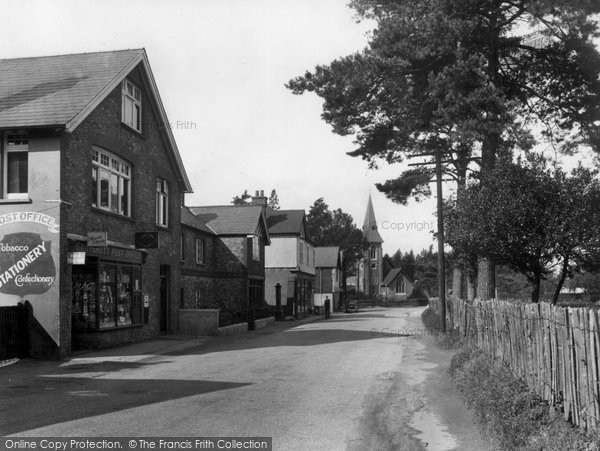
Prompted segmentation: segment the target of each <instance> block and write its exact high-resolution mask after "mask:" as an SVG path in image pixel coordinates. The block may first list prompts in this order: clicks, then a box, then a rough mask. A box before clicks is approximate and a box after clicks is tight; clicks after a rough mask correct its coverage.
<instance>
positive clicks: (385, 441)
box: [0, 307, 485, 450]
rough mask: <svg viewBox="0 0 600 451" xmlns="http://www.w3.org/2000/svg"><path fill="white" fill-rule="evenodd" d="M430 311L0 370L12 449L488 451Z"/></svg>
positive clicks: (4, 429) (3, 427)
mask: <svg viewBox="0 0 600 451" xmlns="http://www.w3.org/2000/svg"><path fill="white" fill-rule="evenodd" d="M422 311H423V308H422V307H407V308H394V309H378V308H373V309H367V310H361V311H359V312H358V313H350V314H345V313H336V314H334V315H333V317H332V318H331V319H330V320H327V321H325V320H318V321H313V322H298V323H290V322H286V323H275V324H274V325H272V326H269V327H267V328H265V329H261V330H259V331H254V332H248V333H246V334H243V335H238V336H235V337H214V338H213V337H211V338H200V339H187V340H172V339H171V340H167V339H162V340H154V341H152V342H148V343H142V344H137V345H131V346H125V347H121V348H116V349H113V350H108V351H102V352H95V353H87V354H83V355H79V356H77V357H73V358H71V359H69V360H68V361H64V362H36V361H30V360H25V361H21V362H19V363H17V364H14V365H11V366H8V367H5V368H0V378H1V379H2V387H1V388H0V436H6V435H9V434H14V435H16V436H22V437H24V436H54V437H57V436H88V437H89V436H94V437H102V436H113V437H114V436H141V437H143V436H154V437H157V436H165V437H175V436H198V437H216V436H221V437H222V436H254V437H256V436H267V437H273V449H275V450H288V449H290V450H292V449H298V450H313V449H314V450H338V449H340V450H342V449H344V450H450V449H460V450H469V449H472V450H481V449H485V445H484V444H483V443H482V442H481V439H480V438H479V436H478V435H477V433H476V432H475V429H474V427H473V425H472V422H471V420H470V418H469V416H468V415H467V414H466V413H465V411H464V407H463V404H462V402H461V401H460V399H459V398H458V397H457V395H456V394H453V393H452V391H451V384H450V383H449V382H448V377H447V374H446V372H445V369H446V368H447V364H448V361H449V354H448V353H447V352H445V351H440V350H439V349H437V348H435V347H434V346H433V345H432V339H431V337H427V336H426V334H425V333H424V331H423V326H422V323H421V320H420V315H421V313H422Z"/></svg>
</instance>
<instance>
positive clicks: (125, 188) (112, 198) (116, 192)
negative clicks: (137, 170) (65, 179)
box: [92, 147, 131, 216]
mask: <svg viewBox="0 0 600 451" xmlns="http://www.w3.org/2000/svg"><path fill="white" fill-rule="evenodd" d="M130 205H131V166H130V165H129V163H126V162H125V161H124V160H122V159H121V158H119V157H117V156H116V155H113V154H112V153H110V152H107V151H105V150H102V149H99V148H96V147H95V148H93V149H92V206H93V207H96V208H100V209H102V210H106V211H110V212H112V213H116V214H119V215H123V216H131V207H130Z"/></svg>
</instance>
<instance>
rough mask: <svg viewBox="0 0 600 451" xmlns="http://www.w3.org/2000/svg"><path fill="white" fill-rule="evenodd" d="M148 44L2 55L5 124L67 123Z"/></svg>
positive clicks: (0, 108) (0, 109)
mask: <svg viewBox="0 0 600 451" xmlns="http://www.w3.org/2000/svg"><path fill="white" fill-rule="evenodd" d="M143 53H144V50H143V49H134V50H122V51H113V52H100V53H83V54H71V55H57V56H45V57H36V58H16V59H2V60H0V127H3V128H10V127H33V126H44V125H66V124H68V123H69V121H71V120H72V119H74V118H75V117H76V116H77V115H78V113H80V112H81V111H82V110H84V109H85V107H86V106H87V105H88V104H90V103H92V102H93V100H94V99H95V98H96V96H97V95H98V94H99V93H100V92H102V90H103V89H104V88H105V87H107V86H108V85H110V84H111V82H112V81H113V80H114V79H115V78H117V77H119V76H120V74H121V72H122V71H123V69H124V68H125V67H127V66H128V65H129V63H131V62H132V61H134V60H138V62H139V59H140V58H141V57H142V55H143Z"/></svg>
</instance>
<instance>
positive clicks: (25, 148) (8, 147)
mask: <svg viewBox="0 0 600 451" xmlns="http://www.w3.org/2000/svg"><path fill="white" fill-rule="evenodd" d="M9 136H15V137H16V136H20V137H21V140H22V139H25V140H26V141H27V142H26V143H24V144H22V143H21V144H14V143H13V144H9ZM17 152H22V153H25V154H26V155H27V191H26V192H24V193H21V192H19V193H9V192H8V155H9V154H13V153H17ZM2 192H3V193H4V198H5V199H28V198H29V134H28V133H27V132H26V131H23V130H19V131H16V132H13V131H7V132H6V133H5V134H4V152H3V155H2Z"/></svg>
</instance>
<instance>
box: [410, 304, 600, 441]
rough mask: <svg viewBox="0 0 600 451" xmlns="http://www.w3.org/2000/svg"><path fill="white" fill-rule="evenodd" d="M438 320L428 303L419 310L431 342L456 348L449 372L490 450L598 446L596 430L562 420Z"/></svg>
mask: <svg viewBox="0 0 600 451" xmlns="http://www.w3.org/2000/svg"><path fill="white" fill-rule="evenodd" d="M439 319H440V318H439V315H437V314H436V313H435V311H434V310H433V309H431V308H430V307H428V308H427V309H426V310H425V311H424V312H423V315H422V320H423V324H424V325H425V327H426V328H427V329H428V330H429V331H430V332H431V333H432V334H433V335H435V336H436V343H437V345H438V346H439V347H441V348H444V349H458V351H457V352H456V353H455V354H454V356H453V357H452V360H451V363H450V369H449V372H450V375H451V377H452V379H453V381H454V383H455V385H456V387H457V390H458V391H459V393H460V394H461V397H462V398H463V399H464V400H465V403H466V405H467V407H468V408H469V410H470V411H471V412H472V413H473V418H474V419H475V421H476V422H477V423H478V426H479V428H480V430H481V432H482V436H483V437H486V438H487V440H488V441H489V443H490V445H491V446H492V447H493V448H494V449H498V450H511V451H512V450H520V449H523V450H545V451H564V450H573V451H600V430H597V431H595V432H592V433H589V434H585V433H583V432H582V431H581V430H580V429H579V428H577V427H574V426H573V425H571V424H570V423H568V422H567V421H565V420H564V419H563V417H562V414H561V413H560V412H557V411H556V410H555V409H552V408H550V406H549V405H548V403H547V402H546V401H545V400H544V399H542V398H540V397H539V396H537V395H536V394H535V393H533V392H532V391H531V390H530V389H529V387H528V386H527V385H526V384H525V382H524V381H523V380H522V379H519V378H517V377H516V376H515V375H514V374H513V373H512V372H511V370H510V368H509V367H508V366H507V365H505V364H503V363H501V362H498V361H496V360H495V359H494V358H492V357H490V356H488V355H486V354H484V353H483V352H482V351H481V350H479V349H477V348H473V347H465V346H462V344H461V341H460V337H459V336H456V335H455V334H453V333H452V332H448V333H446V334H442V333H439V332H440V326H439V324H440V320H439Z"/></svg>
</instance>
